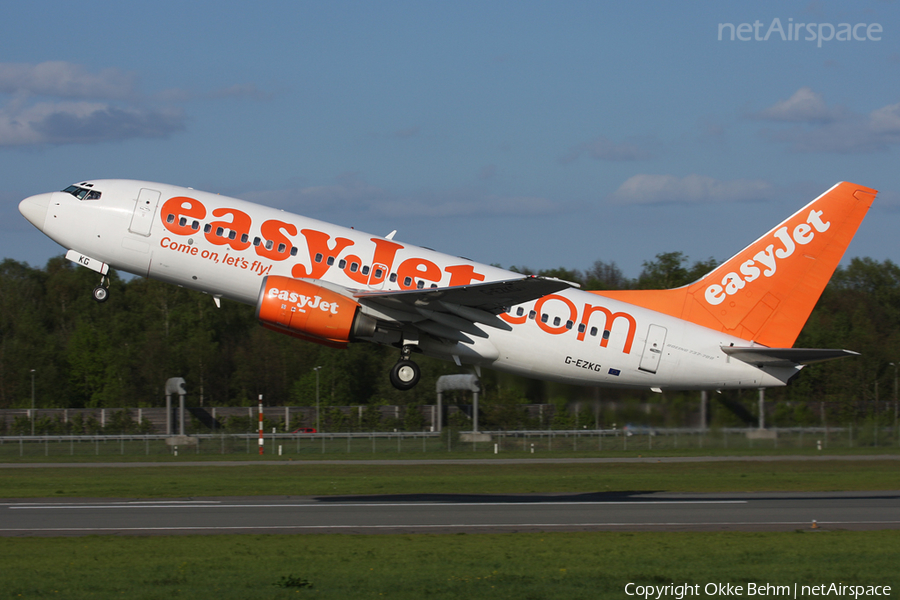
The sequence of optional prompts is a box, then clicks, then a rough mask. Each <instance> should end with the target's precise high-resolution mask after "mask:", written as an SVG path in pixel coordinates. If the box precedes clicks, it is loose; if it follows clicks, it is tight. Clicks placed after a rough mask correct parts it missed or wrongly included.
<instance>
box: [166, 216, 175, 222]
mask: <svg viewBox="0 0 900 600" xmlns="http://www.w3.org/2000/svg"><path fill="white" fill-rule="evenodd" d="M174 222H175V215H169V216H168V217H166V223H174Z"/></svg>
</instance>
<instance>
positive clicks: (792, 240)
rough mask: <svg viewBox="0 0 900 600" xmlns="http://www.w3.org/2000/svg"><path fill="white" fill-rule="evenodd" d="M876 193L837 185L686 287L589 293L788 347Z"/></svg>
mask: <svg viewBox="0 0 900 600" xmlns="http://www.w3.org/2000/svg"><path fill="white" fill-rule="evenodd" d="M877 193H878V192H877V191H876V190H873V189H870V188H867V187H863V186H860V185H855V184H852V183H839V184H837V185H835V186H834V187H833V188H831V189H830V190H828V191H827V192H825V193H824V194H822V195H821V196H819V197H818V198H816V199H815V200H813V201H812V202H810V203H809V204H807V205H806V206H804V207H803V208H801V209H800V210H799V211H797V212H796V213H794V214H793V215H791V216H790V217H789V218H788V219H787V220H785V221H784V222H782V223H781V224H779V225H778V226H776V227H775V228H774V229H772V230H771V231H770V232H768V233H767V234H765V235H764V236H762V237H761V238H759V239H758V240H756V241H755V242H753V243H752V244H750V245H749V246H747V247H746V248H744V250H742V251H741V252H739V253H738V254H736V255H735V256H734V257H732V258H731V259H730V260H728V261H726V262H725V263H723V264H721V265H720V266H719V267H717V268H716V269H715V270H713V271H712V272H711V273H709V274H708V275H706V276H705V277H703V278H702V279H700V280H698V281H695V282H694V283H692V284H690V285H687V286H684V287H681V288H677V289H673V290H623V291H603V292H593V293H595V294H599V295H601V296H607V297H609V298H614V299H617V300H622V301H624V302H629V303H631V304H636V305H638V306H643V307H644V308H649V309H651V310H655V311H658V312H661V313H665V314H667V315H671V316H674V317H678V318H681V319H684V320H686V321H690V322H692V323H696V324H698V325H703V326H704V327H709V328H710V329H715V330H717V331H722V332H725V333H728V334H731V335H734V336H736V337H739V338H742V339H745V340H750V341H753V342H757V343H759V344H762V345H764V346H769V347H773V348H789V347H791V346H792V345H793V344H794V341H795V340H796V339H797V336H798V335H799V334H800V330H801V329H802V328H803V325H804V324H805V323H806V320H807V319H808V318H809V315H810V313H811V312H812V310H813V308H814V307H815V305H816V302H817V301H818V300H819V296H821V295H822V291H823V290H824V289H825V285H826V284H827V283H828V280H829V279H831V275H832V274H833V273H834V270H835V269H836V268H837V265H838V263H839V262H840V260H841V257H842V256H843V255H844V251H845V250H846V249H847V246H848V245H849V244H850V240H851V239H853V235H854V234H855V233H856V230H857V229H858V228H859V224H860V223H861V222H862V220H863V217H865V215H866V212H867V211H868V210H869V206H871V205H872V201H873V200H874V199H875V195H876V194H877Z"/></svg>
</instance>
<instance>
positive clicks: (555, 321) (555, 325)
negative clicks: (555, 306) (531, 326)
mask: <svg viewBox="0 0 900 600" xmlns="http://www.w3.org/2000/svg"><path fill="white" fill-rule="evenodd" d="M553 326H554V327H559V317H553Z"/></svg>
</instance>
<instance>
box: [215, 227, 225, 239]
mask: <svg viewBox="0 0 900 600" xmlns="http://www.w3.org/2000/svg"><path fill="white" fill-rule="evenodd" d="M223 233H225V228H224V227H216V235H217V236H219V237H222V234H223Z"/></svg>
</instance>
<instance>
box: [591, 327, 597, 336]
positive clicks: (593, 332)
mask: <svg viewBox="0 0 900 600" xmlns="http://www.w3.org/2000/svg"><path fill="white" fill-rule="evenodd" d="M591 335H592V336H594V337H597V328H596V327H591Z"/></svg>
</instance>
